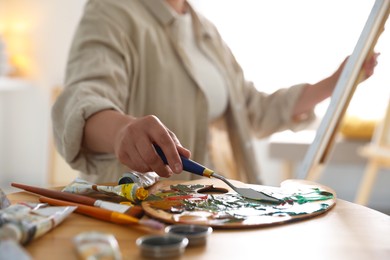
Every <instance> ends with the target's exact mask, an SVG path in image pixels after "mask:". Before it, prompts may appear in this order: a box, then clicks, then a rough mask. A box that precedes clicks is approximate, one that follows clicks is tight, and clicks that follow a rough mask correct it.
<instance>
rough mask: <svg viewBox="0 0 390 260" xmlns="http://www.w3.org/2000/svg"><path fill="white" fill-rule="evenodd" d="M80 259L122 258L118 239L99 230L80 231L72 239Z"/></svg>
mask: <svg viewBox="0 0 390 260" xmlns="http://www.w3.org/2000/svg"><path fill="white" fill-rule="evenodd" d="M73 244H74V245H75V247H76V250H77V253H78V255H79V258H80V259H81V260H89V259H111V260H120V259H122V256H121V252H120V250H119V245H118V241H117V240H116V238H115V237H114V235H111V234H105V233H100V232H94V231H92V232H84V233H80V234H78V235H77V236H75V237H74V239H73Z"/></svg>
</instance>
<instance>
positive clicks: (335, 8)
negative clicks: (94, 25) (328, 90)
mask: <svg viewBox="0 0 390 260" xmlns="http://www.w3.org/2000/svg"><path fill="white" fill-rule="evenodd" d="M85 2H86V1H85V0H67V1H60V0H34V1H29V0H0V188H2V189H4V190H5V191H6V192H11V191H14V190H13V189H12V188H11V187H10V185H9V184H10V182H22V183H27V184H30V185H38V186H49V185H63V184H66V183H67V182H69V181H70V180H72V179H73V178H74V177H75V176H76V173H75V172H74V171H72V170H71V169H69V167H68V166H67V165H66V164H65V163H64V162H63V161H62V159H61V158H60V157H59V156H58V154H56V152H55V148H54V146H53V144H52V136H51V135H52V133H51V122H50V109H51V105H52V103H53V100H54V99H55V97H56V95H57V94H58V92H59V91H61V87H62V84H63V80H64V71H65V64H66V59H67V53H68V50H69V47H70V43H71V40H72V36H73V33H74V30H75V28H76V26H77V24H78V21H79V19H80V16H81V14H82V11H83V6H84V4H85ZM191 3H192V4H193V5H194V6H195V8H197V9H198V10H199V11H201V12H202V13H203V14H204V15H205V16H206V17H208V18H209V19H210V20H212V21H213V22H214V23H215V24H216V26H217V27H218V28H219V30H220V32H221V34H222V36H223V37H224V39H225V41H226V42H227V43H228V45H229V46H230V47H231V49H232V51H233V53H234V54H235V55H236V58H237V60H238V61H239V62H240V64H241V65H242V67H243V68H244V71H245V73H246V77H247V78H248V79H249V80H252V81H253V82H255V84H256V86H257V88H258V89H259V90H261V91H265V92H269V93H271V92H273V91H275V90H276V89H278V88H282V87H288V86H291V85H294V84H297V83H302V82H308V83H315V82H316V81H318V80H320V79H322V78H324V77H326V76H328V75H330V74H331V73H332V72H333V71H334V70H335V69H336V68H337V67H338V66H339V64H340V63H341V62H342V60H343V59H344V58H345V57H346V56H347V55H350V54H351V53H352V51H353V49H354V47H355V45H356V43H357V40H358V38H359V36H360V33H361V32H362V29H363V27H364V24H365V22H366V20H367V18H368V15H369V13H370V11H371V8H372V6H373V4H374V1H373V0H343V1H338V0H320V1H310V0H295V1H288V0H280V1H256V0H207V1H206V0H192V1H191ZM387 24H389V22H388V23H387ZM387 27H388V26H387ZM375 50H376V51H377V52H380V53H381V54H380V56H379V58H378V61H379V64H378V66H377V69H376V72H375V75H374V76H373V77H372V78H370V79H369V80H367V81H366V82H364V83H363V84H361V85H360V86H359V87H358V89H357V91H356V92H355V94H354V96H353V98H352V101H351V104H350V106H349V108H348V111H347V114H348V115H351V116H355V117H358V118H359V119H362V120H366V121H367V120H368V121H370V122H378V121H380V120H381V118H382V117H383V115H384V113H385V111H386V107H387V104H388V101H389V89H390V73H389V68H390V64H389V63H390V33H388V32H386V31H385V32H384V33H383V34H382V36H381V37H380V39H379V41H378V44H377V45H376V48H375ZM328 104H329V100H326V101H324V102H323V104H321V105H320V106H319V107H318V109H317V110H316V113H317V115H318V116H319V119H318V121H317V122H316V123H315V124H313V125H312V126H311V127H310V128H309V129H308V130H307V131H303V132H301V133H290V132H284V133H280V134H276V135H275V136H272V137H270V138H267V139H263V140H256V148H257V157H258V159H259V162H260V167H261V174H262V179H263V181H264V184H265V185H271V186H279V185H280V183H281V182H282V181H283V180H284V179H285V178H290V177H292V178H294V177H299V176H297V169H298V168H299V163H300V162H301V161H302V160H303V158H304V155H305V151H306V150H305V149H307V146H308V145H310V142H311V141H312V138H313V136H314V134H315V129H316V128H317V127H318V124H319V122H320V120H321V116H322V115H324V113H325V111H326V109H327V106H328ZM369 142H370V137H366V136H365V137H364V138H363V139H362V138H360V139H359V138H358V139H353V140H346V141H345V145H347V146H348V147H349V149H352V152H351V150H346V152H343V151H341V152H340V153H339V154H340V158H335V160H334V163H332V161H331V162H330V163H329V164H327V165H326V167H325V169H324V171H323V173H322V175H321V177H320V179H319V180H318V181H319V182H321V183H323V184H325V185H328V186H330V187H331V188H333V189H334V190H335V191H336V192H337V195H338V197H339V198H341V199H345V200H348V201H354V200H355V197H356V193H357V190H358V188H359V185H360V182H361V180H362V176H363V173H364V171H365V168H366V165H367V161H366V160H365V159H364V158H363V157H362V158H354V159H351V160H349V159H346V160H344V156H345V155H348V153H356V154H357V151H356V150H357V149H358V147H360V146H363V145H365V144H367V143H369ZM291 143H293V144H295V145H300V146H297V147H299V149H301V150H299V153H298V151H296V150H294V149H295V147H296V146H294V145H292V144H291ZM272 145H279V148H278V147H276V146H272ZM283 145H284V146H283ZM273 147H276V148H277V149H282V150H283V151H284V152H285V153H286V154H284V153H281V152H279V153H278V151H275V150H273V149H274V148H273ZM351 147H352V148H351ZM276 148H275V149H276ZM275 152H276V155H275ZM287 153H290V154H291V156H290V154H287ZM294 156H295V158H293V157H294ZM347 157H348V156H347ZM354 157H359V155H354ZM389 184H390V174H389V172H388V170H387V169H383V170H380V171H379V172H378V177H377V179H376V181H375V185H374V187H373V191H372V192H371V195H370V198H369V201H368V202H367V205H368V206H369V207H372V208H375V209H377V210H380V211H382V212H386V213H390V202H389V201H390V200H389V198H390V189H388V185H389Z"/></svg>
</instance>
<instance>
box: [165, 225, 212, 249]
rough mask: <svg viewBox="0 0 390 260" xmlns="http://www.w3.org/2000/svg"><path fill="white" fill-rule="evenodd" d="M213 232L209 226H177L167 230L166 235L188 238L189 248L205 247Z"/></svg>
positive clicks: (169, 227)
mask: <svg viewBox="0 0 390 260" xmlns="http://www.w3.org/2000/svg"><path fill="white" fill-rule="evenodd" d="M212 232H213V229H212V228H211V227H208V226H200V225H185V224H177V225H171V226H168V227H166V228H165V233H167V234H174V235H180V236H184V237H186V238H188V240H189V244H188V245H189V246H198V245H204V244H206V242H207V237H208V236H209V235H210V234H211V233H212Z"/></svg>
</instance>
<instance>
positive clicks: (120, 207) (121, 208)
mask: <svg viewBox="0 0 390 260" xmlns="http://www.w3.org/2000/svg"><path fill="white" fill-rule="evenodd" d="M11 186H13V187H16V188H19V189H23V190H25V191H29V192H32V193H36V194H39V195H42V196H46V197H50V198H54V199H60V200H66V201H72V202H76V203H80V204H84V205H89V206H95V207H98V208H102V209H108V210H112V211H116V212H120V213H123V214H126V215H129V216H132V217H137V218H140V217H142V216H143V215H144V210H143V209H142V207H141V206H136V205H132V206H130V205H124V204H119V203H113V202H108V201H103V200H98V199H94V198H91V197H88V196H83V195H79V194H73V193H69V192H62V191H56V190H49V189H44V188H39V187H34V186H29V185H25V184H20V183H11Z"/></svg>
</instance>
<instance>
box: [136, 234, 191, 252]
mask: <svg viewBox="0 0 390 260" xmlns="http://www.w3.org/2000/svg"><path fill="white" fill-rule="evenodd" d="M136 244H137V246H138V247H139V248H140V250H141V255H143V256H145V257H153V258H170V257H176V256H179V255H181V254H183V252H184V250H185V248H186V247H187V245H188V239H187V238H186V237H184V236H178V235H171V234H164V235H147V236H143V237H140V238H138V239H137V241H136Z"/></svg>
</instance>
